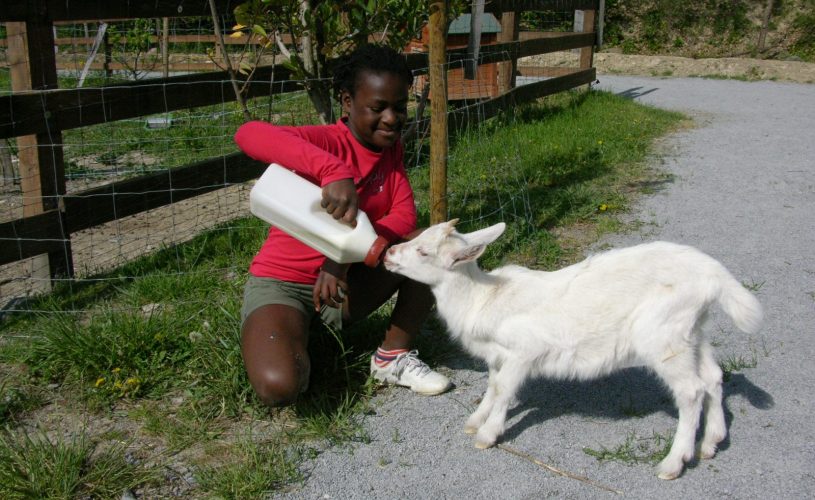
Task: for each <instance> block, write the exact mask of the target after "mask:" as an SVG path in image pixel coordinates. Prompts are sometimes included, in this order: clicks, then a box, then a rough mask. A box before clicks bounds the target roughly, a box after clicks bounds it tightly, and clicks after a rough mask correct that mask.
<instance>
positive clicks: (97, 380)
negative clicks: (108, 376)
mask: <svg viewBox="0 0 815 500" xmlns="http://www.w3.org/2000/svg"><path fill="white" fill-rule="evenodd" d="M104 383H105V377H99V378H98V379H96V384H95V385H96V387H101V386H102V384H104Z"/></svg>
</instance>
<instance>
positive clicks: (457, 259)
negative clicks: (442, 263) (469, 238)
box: [447, 245, 487, 269]
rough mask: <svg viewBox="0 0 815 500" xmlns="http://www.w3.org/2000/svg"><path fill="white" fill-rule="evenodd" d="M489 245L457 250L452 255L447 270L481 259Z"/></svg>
mask: <svg viewBox="0 0 815 500" xmlns="http://www.w3.org/2000/svg"><path fill="white" fill-rule="evenodd" d="M486 248H487V245H467V246H466V247H464V248H461V249H459V250H456V251H455V252H452V253H451V254H450V256H449V257H450V259H449V262H448V263H447V268H448V269H452V268H454V267H455V266H457V265H459V264H465V263H467V262H473V261H475V260H477V259H478V258H479V257H481V254H482V253H484V250H486Z"/></svg>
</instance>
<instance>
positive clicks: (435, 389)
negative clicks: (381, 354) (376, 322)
mask: <svg viewBox="0 0 815 500" xmlns="http://www.w3.org/2000/svg"><path fill="white" fill-rule="evenodd" d="M418 356H419V351H416V350H413V351H410V352H405V353H402V354H400V355H398V356H396V359H394V360H393V361H391V362H390V363H388V365H387V366H384V367H379V366H377V365H376V361H375V357H374V356H371V375H373V377H374V378H375V379H376V380H379V381H380V382H384V383H386V384H395V385H401V386H403V387H409V388H410V390H411V391H413V392H417V393H419V394H424V395H425V396H435V395H436V394H441V393H442V392H444V391H446V390H447V389H449V388H450V386H451V385H452V384H451V383H450V379H449V378H447V377H445V376H444V375H442V374H441V373H439V372H436V371H433V370H431V369H430V367H429V366H427V364H426V363H425V362H424V361H422V360H421V359H419V357H418Z"/></svg>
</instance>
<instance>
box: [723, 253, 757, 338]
mask: <svg viewBox="0 0 815 500" xmlns="http://www.w3.org/2000/svg"><path fill="white" fill-rule="evenodd" d="M722 270H723V271H724V276H721V280H720V285H721V291H720V292H719V298H718V302H719V305H720V306H722V309H724V312H726V313H727V315H728V316H730V318H731V319H732V320H733V323H735V324H736V326H737V327H738V329H739V330H741V331H743V332H745V333H757V332H758V330H759V329H760V328H761V322H762V320H763V319H764V312H763V311H762V307H761V303H760V302H759V301H758V299H757V298H756V297H755V295H753V294H752V293H750V291H748V290H747V289H746V288H744V286H742V284H741V283H739V282H738V281H736V279H735V278H734V277H733V276H732V275H731V274H730V273H729V272H727V270H725V269H724V268H722Z"/></svg>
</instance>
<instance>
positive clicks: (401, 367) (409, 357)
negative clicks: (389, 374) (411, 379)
mask: <svg viewBox="0 0 815 500" xmlns="http://www.w3.org/2000/svg"><path fill="white" fill-rule="evenodd" d="M393 362H394V363H396V367H397V370H398V371H399V373H400V374H401V373H403V372H405V371H408V372H413V373H416V375H418V376H420V377H423V376H425V375H426V374H428V373H430V371H431V370H430V367H429V366H427V363H425V362H424V361H422V360H421V359H419V351H418V350H416V349H414V350H412V351H409V352H406V353H404V354H400V355H399V356H397V357H396V359H395V360H394V361H393Z"/></svg>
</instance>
